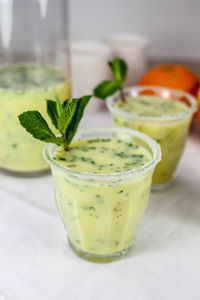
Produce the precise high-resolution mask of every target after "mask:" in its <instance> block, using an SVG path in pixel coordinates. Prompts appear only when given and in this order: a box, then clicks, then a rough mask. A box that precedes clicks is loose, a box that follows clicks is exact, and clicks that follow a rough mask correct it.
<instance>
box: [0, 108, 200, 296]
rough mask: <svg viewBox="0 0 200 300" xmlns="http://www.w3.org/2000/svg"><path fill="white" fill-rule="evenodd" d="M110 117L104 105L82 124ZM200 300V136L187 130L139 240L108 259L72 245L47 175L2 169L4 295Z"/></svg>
mask: <svg viewBox="0 0 200 300" xmlns="http://www.w3.org/2000/svg"><path fill="white" fill-rule="evenodd" d="M91 123H93V124H110V119H109V118H108V115H107V114H105V113H102V114H99V116H96V115H95V114H94V115H93V116H90V117H89V118H85V120H84V121H83V122H82V124H91ZM5 299H6V300H71V299H72V300H73V299H75V300H76V299H81V300H90V299H95V300H100V299H104V300H107V299H108V300H112V299H114V300H118V299H120V300H121V299H122V300H126V299H131V300H132V299H133V300H165V299H166V300H176V299H177V300H180V299H181V300H186V299H187V300H199V299H200V138H196V139H195V137H190V138H189V140H188V143H187V146H186V149H185V152H184V155H183V157H182V160H181V163H180V166H179V168H178V173H177V177H176V180H175V182H174V184H173V186H172V187H171V188H169V189H168V190H166V191H165V192H159V193H154V194H152V195H151V199H150V202H149V206H148V209H147V210H146V213H145V215H144V217H143V220H142V222H141V224H140V227H139V230H138V233H137V239H136V245H135V247H134V248H133V249H132V250H131V251H130V253H129V254H128V256H127V257H126V258H125V259H123V260H119V261H117V262H113V263H109V264H95V263H91V262H87V261H84V260H81V259H80V258H78V257H77V256H76V255H75V254H74V253H73V252H72V250H71V249H70V248H69V247H68V244H67V242H66V233H65V230H64V227H63V224H62V221H61V218H60V216H59V214H58V211H57V209H56V205H55V201H54V195H53V183H52V178H51V176H50V175H48V176H45V177H40V178H35V179H22V178H17V177H9V176H6V175H4V174H0V300H5Z"/></svg>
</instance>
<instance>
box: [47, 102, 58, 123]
mask: <svg viewBox="0 0 200 300" xmlns="http://www.w3.org/2000/svg"><path fill="white" fill-rule="evenodd" d="M47 114H48V116H49V118H50V119H51V121H52V124H53V125H54V126H55V127H56V128H58V126H57V121H58V113H57V106H56V102H55V101H52V100H47Z"/></svg>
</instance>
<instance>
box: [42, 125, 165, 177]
mask: <svg viewBox="0 0 200 300" xmlns="http://www.w3.org/2000/svg"><path fill="white" fill-rule="evenodd" d="M108 132H110V133H119V132H120V133H121V134H123V133H124V134H129V135H130V137H136V138H138V139H140V140H142V141H143V142H145V144H147V145H148V146H149V148H150V149H151V151H152V156H153V157H152V159H151V160H150V161H149V162H148V163H146V164H145V165H144V166H142V167H141V168H139V169H137V170H129V171H125V172H116V173H109V174H103V173H89V172H80V171H75V170H72V169H70V168H68V167H66V166H63V165H60V164H59V163H57V162H56V161H55V160H54V159H53V156H54V154H55V152H56V150H57V149H59V146H57V145H55V144H51V143H48V144H46V145H45V148H44V151H43V157H44V158H45V160H46V161H47V162H48V163H49V164H50V166H53V167H56V168H57V169H59V170H60V171H63V172H64V173H65V174H68V175H71V176H73V177H76V178H78V179H85V180H92V181H119V180H125V179H128V178H132V177H135V176H138V175H141V174H144V173H146V172H148V171H149V170H150V169H152V168H154V167H155V165H156V164H157V163H158V162H159V161H160V160H161V148H160V145H159V144H158V143H157V142H156V141H154V140H153V139H152V138H150V137H149V136H147V135H146V134H144V133H141V132H139V131H137V130H132V129H129V128H122V127H115V126H98V127H83V128H81V129H79V130H78V132H77V134H76V136H75V139H74V140H79V139H81V137H82V135H84V134H85V135H86V134H94V135H95V134H99V133H108ZM98 137H99V136H98ZM85 138H86V137H85Z"/></svg>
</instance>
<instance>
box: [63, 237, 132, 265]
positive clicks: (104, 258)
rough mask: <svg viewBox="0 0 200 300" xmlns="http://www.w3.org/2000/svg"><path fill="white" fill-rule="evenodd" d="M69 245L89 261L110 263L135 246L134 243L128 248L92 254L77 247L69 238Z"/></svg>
mask: <svg viewBox="0 0 200 300" xmlns="http://www.w3.org/2000/svg"><path fill="white" fill-rule="evenodd" d="M68 242H69V245H70V247H71V249H72V250H73V251H74V252H75V253H76V255H78V256H79V257H80V258H82V259H85V260H87V261H91V262H95V263H108V262H112V261H116V260H118V259H121V258H123V257H124V256H125V255H126V254H127V253H128V252H129V251H130V249H131V248H132V247H133V245H134V244H132V245H130V246H129V247H128V248H126V249H123V250H121V251H118V252H113V253H110V254H105V255H100V254H92V253H88V252H85V251H82V250H79V249H78V248H76V247H75V246H74V245H73V244H72V243H71V242H70V240H69V239H68Z"/></svg>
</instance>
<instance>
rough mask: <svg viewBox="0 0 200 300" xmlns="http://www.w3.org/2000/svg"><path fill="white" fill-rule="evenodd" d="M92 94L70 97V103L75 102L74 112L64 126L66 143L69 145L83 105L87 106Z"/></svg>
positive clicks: (80, 116)
mask: <svg viewBox="0 0 200 300" xmlns="http://www.w3.org/2000/svg"><path fill="white" fill-rule="evenodd" d="M91 97H92V95H87V96H83V97H81V98H75V99H72V103H75V104H76V110H75V112H74V115H73V118H72V120H71V122H70V124H69V126H68V127H67V128H66V132H65V137H66V140H67V144H68V145H69V144H70V143H71V141H72V139H73V137H74V135H75V133H76V131H77V128H78V125H79V123H80V120H81V118H82V116H83V112H84V109H85V107H86V106H87V104H88V102H89V100H90V98H91Z"/></svg>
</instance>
